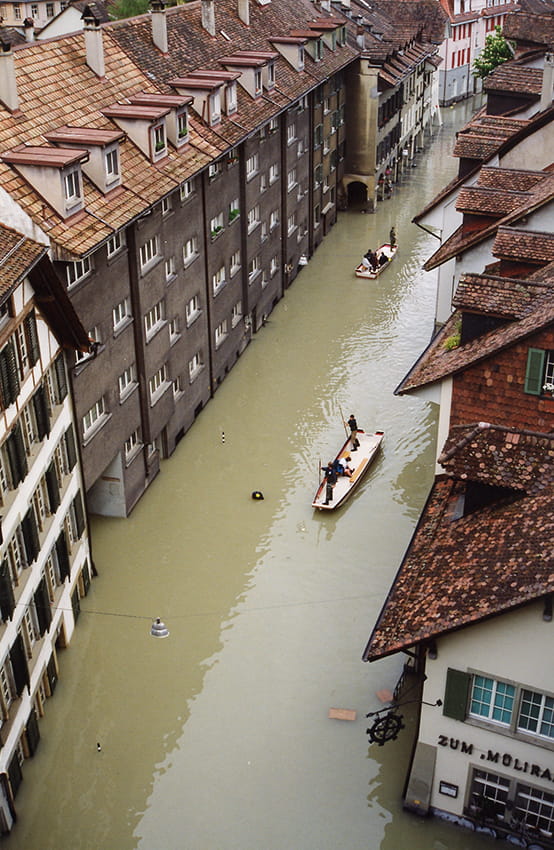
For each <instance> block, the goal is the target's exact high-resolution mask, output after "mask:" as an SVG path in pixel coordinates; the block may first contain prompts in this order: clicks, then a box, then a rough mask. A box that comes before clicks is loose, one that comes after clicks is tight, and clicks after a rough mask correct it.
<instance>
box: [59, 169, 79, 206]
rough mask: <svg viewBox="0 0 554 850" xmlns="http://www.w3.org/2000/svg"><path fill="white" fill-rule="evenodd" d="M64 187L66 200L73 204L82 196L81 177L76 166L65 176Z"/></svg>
mask: <svg viewBox="0 0 554 850" xmlns="http://www.w3.org/2000/svg"><path fill="white" fill-rule="evenodd" d="M63 189H64V197H65V200H66V201H67V202H68V203H69V204H71V205H73V204H75V203H76V202H77V201H79V200H80V198H81V181H80V179H79V171H78V169H77V168H74V169H73V170H72V171H68V172H66V173H65V174H64V176H63Z"/></svg>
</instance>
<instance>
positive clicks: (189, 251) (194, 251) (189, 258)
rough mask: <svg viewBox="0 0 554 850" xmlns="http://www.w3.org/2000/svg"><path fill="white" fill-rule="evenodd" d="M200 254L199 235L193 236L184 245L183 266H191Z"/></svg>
mask: <svg viewBox="0 0 554 850" xmlns="http://www.w3.org/2000/svg"><path fill="white" fill-rule="evenodd" d="M197 256H198V237H197V236H191V237H190V239H187V241H186V242H185V244H184V245H183V266H184V267H185V268H186V267H187V266H190V264H191V263H192V262H193V260H195V259H196V257H197Z"/></svg>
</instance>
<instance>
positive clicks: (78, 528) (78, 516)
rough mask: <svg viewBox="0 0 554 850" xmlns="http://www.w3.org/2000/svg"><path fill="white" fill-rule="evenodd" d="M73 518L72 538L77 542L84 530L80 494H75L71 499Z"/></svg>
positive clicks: (83, 515)
mask: <svg viewBox="0 0 554 850" xmlns="http://www.w3.org/2000/svg"><path fill="white" fill-rule="evenodd" d="M73 517H74V538H75V540H79V538H80V537H81V536H82V534H83V531H84V530H85V513H84V511H83V502H82V499H81V494H80V493H77V495H76V496H75V498H74V499H73Z"/></svg>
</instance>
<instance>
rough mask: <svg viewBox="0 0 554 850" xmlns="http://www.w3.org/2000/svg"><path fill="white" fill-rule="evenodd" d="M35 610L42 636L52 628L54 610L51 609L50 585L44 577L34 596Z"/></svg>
mask: <svg viewBox="0 0 554 850" xmlns="http://www.w3.org/2000/svg"><path fill="white" fill-rule="evenodd" d="M34 600H35V610H36V612H37V620H38V628H39V633H40V636H41V637H42V636H43V634H44V633H45V632H47V631H48V629H49V628H50V623H51V622H52V609H51V607H50V598H49V596H48V585H47V584H46V579H45V578H44V576H43V577H42V578H41V580H40V583H39V585H38V587H37V589H36V590H35V595H34Z"/></svg>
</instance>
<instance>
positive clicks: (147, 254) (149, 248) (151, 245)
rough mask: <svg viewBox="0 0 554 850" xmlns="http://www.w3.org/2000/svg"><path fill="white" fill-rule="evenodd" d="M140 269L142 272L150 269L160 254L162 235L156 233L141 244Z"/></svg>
mask: <svg viewBox="0 0 554 850" xmlns="http://www.w3.org/2000/svg"><path fill="white" fill-rule="evenodd" d="M139 256H140V270H141V273H142V274H144V272H146V271H148V269H150V268H151V267H152V266H153V265H154V263H155V262H156V261H157V260H158V258H159V256H160V237H159V236H158V235H157V234H156V235H155V236H151V237H150V238H149V239H147V240H146V242H143V244H142V245H141V246H140V252H139Z"/></svg>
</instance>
